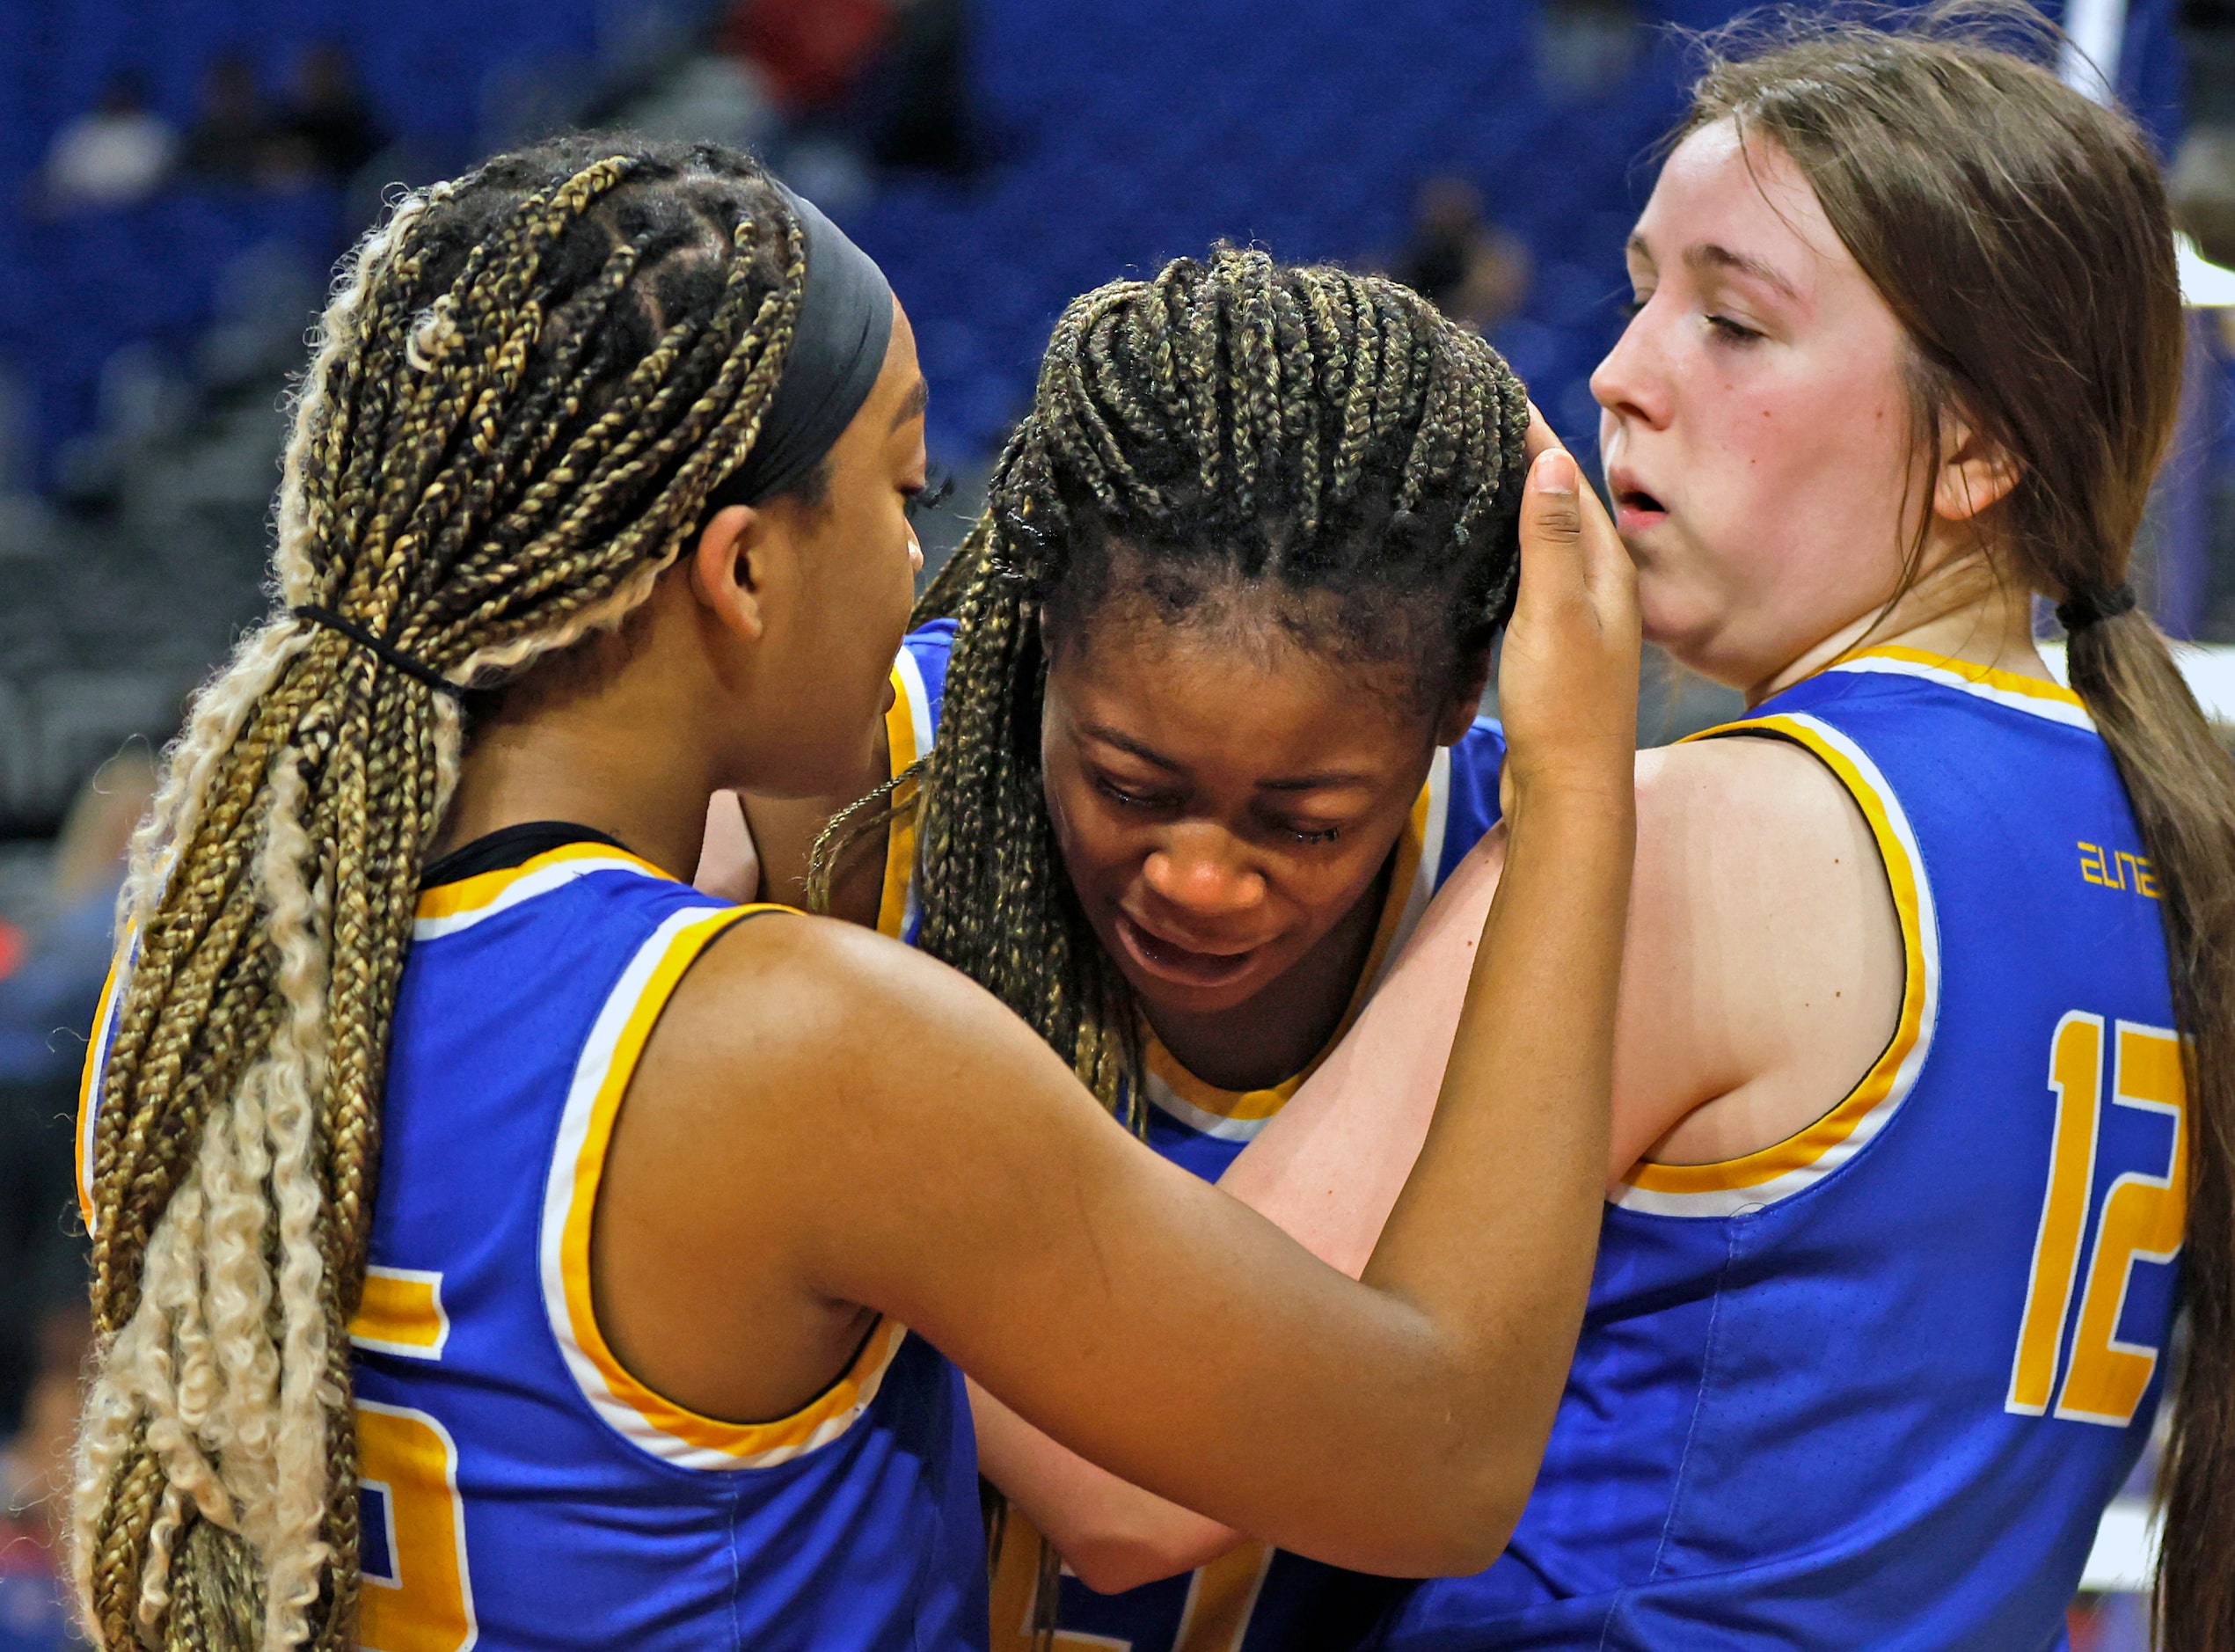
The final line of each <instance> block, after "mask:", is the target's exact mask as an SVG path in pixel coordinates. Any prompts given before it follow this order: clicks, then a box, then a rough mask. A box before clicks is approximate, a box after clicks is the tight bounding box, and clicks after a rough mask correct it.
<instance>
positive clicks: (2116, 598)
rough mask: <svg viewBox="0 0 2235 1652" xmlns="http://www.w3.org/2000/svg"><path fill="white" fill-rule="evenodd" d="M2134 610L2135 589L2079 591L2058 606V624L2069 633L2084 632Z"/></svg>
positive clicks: (2127, 587) (2125, 586)
mask: <svg viewBox="0 0 2235 1652" xmlns="http://www.w3.org/2000/svg"><path fill="white" fill-rule="evenodd" d="M2133 608H2134V587H2133V586H2131V585H2121V586H2118V587H2117V588H2114V589H2112V590H2107V591H2090V590H2077V591H2074V592H2073V593H2072V594H2071V596H2068V597H2066V598H2065V599H2064V600H2063V602H2061V603H2057V604H2056V623H2057V624H2058V625H2062V626H2063V627H2064V629H2065V630H2066V631H2068V632H2071V631H2084V630H2085V629H2086V628H2087V627H2088V626H2090V625H2093V624H2095V622H2096V621H2098V620H2099V619H2115V618H2118V617H2119V616H2120V615H2121V614H2124V613H2129V612H2131V611H2132V610H2133Z"/></svg>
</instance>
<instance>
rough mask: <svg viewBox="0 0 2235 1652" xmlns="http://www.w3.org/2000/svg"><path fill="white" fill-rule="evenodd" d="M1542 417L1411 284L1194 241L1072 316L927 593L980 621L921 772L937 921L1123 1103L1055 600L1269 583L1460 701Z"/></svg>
mask: <svg viewBox="0 0 2235 1652" xmlns="http://www.w3.org/2000/svg"><path fill="white" fill-rule="evenodd" d="M1527 424H1528V402H1527V397H1526V394H1525V392H1524V391H1523V388H1522V385H1521V384H1520V382H1519V381H1518V380H1517V379H1516V378H1515V376H1513V374H1512V372H1511V370H1510V369H1508V368H1507V366H1506V364H1505V362H1503V361H1502V360H1501V359H1500V358H1499V356H1498V355H1497V353H1496V352H1495V351H1494V350H1492V349H1491V348H1490V347H1489V346H1487V345H1486V344H1485V343H1483V342H1482V340H1480V339H1479V338H1475V337H1473V336H1472V335H1470V334H1468V333H1463V332H1461V331H1460V330H1459V329H1457V327H1454V326H1453V325H1451V324H1450V322H1448V321H1446V320H1445V319H1444V318H1443V317H1441V316H1440V315H1438V314H1437V313H1436V312H1435V311H1434V310H1433V309H1431V308H1430V307H1429V306H1428V304H1427V303H1425V302H1424V301H1422V300H1421V299H1420V298H1419V297H1417V296H1415V295H1413V293H1411V292H1409V291H1408V290H1406V289H1404V288H1402V287H1399V286H1398V285H1396V284H1395V283H1394V282H1391V281H1383V280H1380V279H1377V278H1376V277H1372V276H1362V275H1354V274H1347V273H1345V272H1343V271H1340V270H1336V269H1326V268H1297V267H1289V266H1283V265H1279V264H1276V263H1275V262H1274V261H1273V260H1272V259H1269V258H1267V257H1266V256H1265V255H1264V254H1263V253H1261V252H1246V251H1239V250H1234V249H1226V248H1222V249H1220V250H1219V251H1218V252H1216V253H1214V254H1213V256H1212V257H1211V259H1210V260H1209V262H1208V263H1207V264H1206V263H1200V262H1197V261H1195V260H1194V259H1179V260H1177V261H1175V262H1173V263H1172V264H1170V265H1167V266H1166V267H1165V269H1164V270H1163V272H1162V273H1161V274H1158V276H1157V278H1156V279H1155V280H1154V281H1119V282H1115V283H1113V284H1112V285H1110V286H1107V287H1103V288H1099V289H1097V290H1095V291H1093V292H1091V293H1089V294H1087V295H1086V296H1084V297H1082V298H1080V299H1078V300H1077V301H1076V302H1075V303H1072V304H1071V305H1070V307H1069V308H1068V309H1067V310H1066V311H1064V312H1063V318H1062V319H1061V320H1060V321H1059V322H1058V323H1057V324H1056V327H1055V334H1054V336H1053V338H1052V339H1051V340H1050V341H1049V343H1048V352H1047V355H1046V356H1045V357H1044V358H1043V360H1042V362H1041V372H1040V383H1039V387H1038V390H1037V391H1036V393H1035V395H1034V400H1033V405H1032V409H1031V411H1030V413H1028V414H1027V415H1026V418H1025V420H1024V421H1023V422H1022V423H1021V424H1020V425H1019V428H1018V429H1017V431H1016V433H1015V435H1013V436H1012V438H1011V440H1010V442H1009V443H1008V445H1007V447H1006V449H1005V450H1004V452H1003V454H1002V456H1001V459H1000V461H999V464H997V467H996V469H995V471H994V476H993V481H992V486H991V493H990V499H989V501H988V508H987V511H986V515H985V516H984V517H983V518H982V520H981V521H980V523H978V525H977V527H976V529H975V530H974V532H973V533H972V534H971V536H970V537H969V538H968V540H966V541H965V543H964V544H963V545H962V546H961V547H960V549H959V550H958V551H957V552H956V554H955V557H954V559H953V562H952V563H951V564H950V565H949V567H948V569H947V570H946V571H945V572H944V573H943V574H942V575H941V577H940V579H939V580H938V581H935V582H934V583H933V585H932V586H931V588H930V589H929V590H928V591H926V593H925V597H924V603H921V604H919V607H918V609H917V620H918V622H919V623H920V622H921V621H923V620H924V619H926V618H932V617H934V616H937V615H939V614H943V613H951V614H953V617H954V618H956V619H958V620H959V622H960V625H959V630H958V632H957V635H956V638H955V642H954V651H953V658H952V661H951V662H950V664H949V667H948V671H947V677H946V703H945V708H944V712H943V715H942V718H941V725H940V733H939V744H938V745H937V747H936V748H935V749H934V750H933V752H932V754H931V757H930V758H929V759H928V760H927V761H926V762H925V763H924V764H923V765H922V772H921V777H920V778H921V780H922V786H923V790H922V796H921V799H920V807H921V809H922V822H921V828H920V831H919V838H918V841H919V843H920V844H921V850H920V865H919V867H918V872H917V876H918V880H919V881H918V885H917V888H918V890H919V893H920V899H921V901H922V905H923V912H924V920H923V929H922V932H921V936H920V944H921V945H922V947H924V950H925V951H927V952H929V953H931V954H932V955H934V956H935V957H939V958H942V959H944V960H946V961H947V962H949V963H952V964H953V965H955V966H956V967H957V968H959V969H962V970H964V971H966V972H967V973H968V974H969V975H970V976H973V977H974V978H975V979H976V980H978V981H979V982H981V983H983V984H985V985H986V986H987V987H989V988H990V989H991V990H993V991H994V992H995V993H996V994H997V995H998V996H999V997H1000V998H1001V999H1002V1000H1003V1001H1004V1003H1006V1004H1007V1005H1009V1006H1010V1007H1011V1008H1012V1009H1013V1010H1015V1011H1016V1012H1018V1013H1019V1015H1021V1016H1023V1017H1024V1018H1025V1019H1026V1020H1027V1021H1029V1022H1030V1023H1031V1024H1032V1025H1033V1026H1034V1027H1035V1028H1036V1029H1038V1031H1039V1032H1040V1034H1041V1036H1042V1037H1044V1038H1045V1039H1047V1040H1048V1042H1049V1043H1050V1044H1051V1045H1053V1046H1054V1047H1055V1049H1057V1050H1058V1051H1060V1052H1062V1053H1063V1055H1064V1056H1066V1057H1067V1058H1068V1059H1069V1060H1070V1063H1071V1065H1072V1068H1073V1070H1074V1071H1077V1074H1078V1076H1079V1078H1081V1079H1082V1080H1083V1081H1084V1082H1085V1084H1087V1085H1089V1086H1090V1087H1091V1088H1092V1089H1093V1090H1094V1092H1095V1093H1097V1094H1098V1095H1099V1096H1100V1097H1101V1098H1102V1100H1104V1102H1105V1103H1106V1104H1107V1105H1108V1106H1110V1107H1112V1108H1113V1109H1114V1110H1115V1109H1117V1108H1118V1107H1120V1097H1121V1094H1123V1093H1125V1085H1124V1082H1123V1081H1124V1080H1125V1079H1126V1078H1128V1076H1132V1077H1135V1078H1137V1075H1138V1067H1139V1049H1138V1034H1137V1032H1136V1019H1135V1015H1134V1011H1133V1006H1132V1003H1131V998H1130V996H1129V994H1128V991H1127V990H1126V987H1125V985H1124V982H1123V979H1122V977H1121V976H1119V974H1118V973H1117V970H1116V969H1115V968H1114V966H1113V965H1112V964H1111V963H1110V962H1109V961H1108V960H1107V957H1106V956H1105V955H1104V954H1103V952H1102V949H1101V947H1100V945H1099V942H1098V941H1097V940H1096V939H1095V938H1094V935H1093V932H1092V929H1091V928H1090V927H1089V926H1088V924H1087V921H1086V918H1085V913H1084V912H1083V911H1082V910H1080V908H1079V906H1078V903H1077V898H1076V896H1075V895H1073V893H1072V890H1071V887H1070V879H1069V877H1068V876H1067V875H1066V874H1065V873H1064V870H1063V864H1062V860H1061V858H1060V855H1059V853H1058V851H1057V848H1056V844H1055V834H1054V830H1053V829H1052V827H1051V826H1050V824H1049V822H1048V810H1047V806H1046V803H1045V801H1044V800H1043V797H1042V793H1041V767H1040V739H1041V727H1040V725H1041V691H1042V688H1043V685H1044V683H1045V680H1046V672H1047V647H1046V645H1045V643H1044V641H1043V639H1042V636H1041V617H1042V614H1043V611H1045V613H1046V614H1047V615H1048V619H1049V621H1050V622H1051V623H1054V624H1057V625H1066V624H1075V623H1077V620H1078V619H1079V618H1082V617H1083V616H1084V615H1085V614H1086V613H1087V612H1088V611H1090V610H1091V609H1092V605H1093V603H1096V602H1097V601H1099V598H1100V596H1101V595H1102V594H1103V592H1104V591H1105V589H1106V588H1107V587H1108V586H1109V585H1110V583H1111V581H1113V579H1116V578H1125V577H1132V578H1136V579H1140V578H1143V577H1144V576H1145V579H1146V582H1147V583H1148V584H1149V585H1150V587H1151V588H1152V591H1151V594H1152V596H1153V597H1154V600H1155V601H1156V602H1157V603H1158V605H1159V606H1160V607H1161V608H1162V609H1163V610H1164V611H1165V613H1166V614H1167V615H1168V616H1171V617H1173V618H1177V617H1179V616H1180V614H1181V613H1183V612H1184V611H1185V610H1186V609H1187V607H1189V606H1190V605H1191V604H1192V603H1194V602H1196V601H1199V600H1201V599H1202V598H1203V597H1205V596H1209V594H1211V593H1213V592H1214V591H1216V590H1217V589H1219V588H1223V587H1231V586H1232V585H1235V584H1237V583H1239V584H1242V585H1247V586H1258V587H1263V588H1267V589H1269V590H1271V591H1272V592H1274V593H1275V594H1276V595H1277V596H1279V597H1280V598H1281V599H1282V600H1283V601H1284V602H1285V603H1287V604H1288V607H1287V609H1286V610H1284V611H1285V612H1286V613H1287V615H1288V617H1289V618H1291V619H1295V620H1296V621H1298V622H1299V623H1303V624H1305V625H1306V626H1307V628H1308V629H1311V630H1313V631H1315V632H1318V633H1319V640H1322V641H1325V642H1326V643H1327V644H1329V645H1331V646H1334V647H1340V648H1341V649H1344V650H1346V651H1348V652H1349V653H1351V654H1357V655H1362V656H1366V657H1372V658H1376V659H1379V660H1391V659H1404V658H1409V659H1411V660H1413V661H1414V662H1416V663H1417V669H1418V671H1419V673H1420V676H1421V679H1422V680H1421V683H1420V687H1421V691H1422V692H1423V694H1424V695H1425V696H1426V697H1428V698H1435V699H1440V698H1442V697H1443V695H1445V694H1447V693H1448V692H1449V691H1450V688H1451V686H1452V684H1453V683H1455V682H1456V681H1457V676H1458V673H1459V671H1460V670H1461V669H1463V667H1464V664H1465V663H1467V662H1471V661H1472V660H1473V659H1476V658H1479V656H1480V654H1481V653H1482V652H1483V651H1484V650H1485V649H1486V648H1487V647H1488V646H1489V643H1490V641H1491V639H1492V638H1493V636H1494V633H1495V632H1496V629H1497V627H1498V626H1499V625H1501V624H1502V623H1503V620H1504V618H1505V616H1506V614H1507V612H1508V610H1509V607H1510V604H1511V603H1512V599H1513V591H1514V581H1515V578H1516V570H1517V567H1518V563H1517V549H1516V543H1515V538H1514V524H1515V521H1516V513H1517V510H1518V507H1519V500H1520V492H1521V481H1522V468H1523V467H1522V444H1523V437H1524V435H1525V433H1526V429H1527ZM1120 550H1121V552H1122V555H1118V554H1116V553H1117V552H1119V551H1120ZM1329 614H1333V616H1334V618H1333V619H1332V620H1330V619H1329V618H1328V615H1329ZM1312 616H1317V618H1312ZM1331 626H1332V630H1331V629H1330V627H1331ZM1423 627H1425V628H1426V632H1427V634H1426V635H1425V636H1423V635H1422V628H1423ZM869 823H870V822H867V821H866V820H864V819H863V818H862V817H859V816H857V817H856V818H855V820H854V821H852V822H847V825H846V830H852V831H859V830H866V828H867V825H868V824H869ZM835 841H836V839H835V838H826V845H829V844H833V843H834V842H835ZM831 858H832V855H831V853H829V852H826V853H825V854H823V855H822V856H821V857H819V859H822V860H823V861H824V862H825V863H826V864H827V863H828V862H829V859H831ZM1136 1093H1137V1092H1136ZM1131 1111H1132V1115H1133V1117H1134V1120H1135V1122H1136V1126H1137V1124H1138V1123H1139V1119H1140V1115H1139V1110H1138V1108H1137V1107H1135V1108H1133V1109H1132V1110H1131Z"/></svg>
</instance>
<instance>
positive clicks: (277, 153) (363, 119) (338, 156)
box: [269, 40, 387, 183]
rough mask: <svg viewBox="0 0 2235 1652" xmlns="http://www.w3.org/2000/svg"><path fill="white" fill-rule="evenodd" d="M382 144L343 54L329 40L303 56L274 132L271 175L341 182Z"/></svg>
mask: <svg viewBox="0 0 2235 1652" xmlns="http://www.w3.org/2000/svg"><path fill="white" fill-rule="evenodd" d="M386 143H387V139H386V137H385V136H384V135H383V133H382V132H381V129H380V127H379V125H378V124H377V123H376V121H374V119H373V115H372V111H371V109H370V108H369V107H368V106H366V103H365V98H364V93H363V91H362V90H361V89H360V88H359V86H358V84H357V69H356V65H355V64H354V63H353V62H351V61H350V59H349V54H348V52H347V49H346V48H343V47H341V46H340V45H338V44H336V43H334V42H332V41H330V40H329V41H326V42H325V43H324V44H321V45H318V46H314V47H312V48H310V50H309V51H307V52H305V53H303V57H302V59H301V62H300V63H299V64H298V66H297V69H296V85H295V95H294V98H293V99H292V101H291V102H290V103H289V106H288V108H287V110H286V112H285V113H283V114H282V115H281V118H280V120H279V121H278V122H277V123H276V125H275V128H274V132H273V138H272V146H271V157H270V161H269V165H270V166H271V168H272V170H273V171H274V172H276V173H278V174H280V175H281V176H290V177H304V178H314V179H327V180H329V181H331V182H334V183H344V182H347V180H348V179H352V178H354V177H355V176H356V175H357V172H358V171H359V170H360V169H361V168H362V167H363V166H364V164H366V163H367V162H368V161H369V160H371V159H372V157H374V156H376V155H377V154H379V153H380V151H381V150H382V149H383V147H385V145H386Z"/></svg>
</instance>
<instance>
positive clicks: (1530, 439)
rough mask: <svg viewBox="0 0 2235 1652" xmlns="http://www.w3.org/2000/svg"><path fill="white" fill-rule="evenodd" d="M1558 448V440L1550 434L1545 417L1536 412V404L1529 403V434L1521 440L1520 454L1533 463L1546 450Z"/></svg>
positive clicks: (1550, 428)
mask: <svg viewBox="0 0 2235 1652" xmlns="http://www.w3.org/2000/svg"><path fill="white" fill-rule="evenodd" d="M1558 446H1559V437H1558V436H1556V435H1553V434H1552V427H1551V426H1550V425H1548V424H1546V423H1545V415H1544V414H1543V413H1539V412H1538V411H1537V404H1536V403H1535V402H1533V401H1532V402H1530V404H1529V434H1528V435H1526V436H1524V437H1523V439H1522V443H1521V450H1522V452H1523V453H1524V454H1525V455H1527V456H1528V457H1529V458H1530V461H1531V462H1534V461H1535V459H1536V458H1537V456H1538V455H1540V454H1541V453H1543V452H1544V450H1545V449H1546V448H1556V447H1558Z"/></svg>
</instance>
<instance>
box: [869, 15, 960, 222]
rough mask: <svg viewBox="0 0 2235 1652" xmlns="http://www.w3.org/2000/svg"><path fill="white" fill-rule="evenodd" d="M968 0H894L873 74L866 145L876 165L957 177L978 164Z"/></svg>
mask: <svg viewBox="0 0 2235 1652" xmlns="http://www.w3.org/2000/svg"><path fill="white" fill-rule="evenodd" d="M969 21H970V13H969V5H968V0H896V15H895V25H894V28H893V33H892V42H891V45H890V46H889V47H888V48H887V51H886V53H885V55H884V59H883V61H882V62H880V64H879V65H878V67H877V69H876V71H875V74H874V77H873V78H874V79H875V81H876V82H877V83H878V88H879V91H880V97H879V98H878V99H877V101H878V103H879V105H880V113H879V114H878V115H877V116H876V118H875V122H874V128H873V130H874V136H873V140H872V143H871V152H872V153H873V155H874V156H875V157H876V160H877V164H879V165H880V166H894V167H920V168H922V169H923V170H924V171H926V172H945V173H946V174H947V175H948V176H949V177H953V178H959V177H963V176H966V175H967V174H968V173H970V172H975V171H976V170H977V167H978V164H979V162H980V160H981V158H982V157H981V156H980V153H979V147H978V141H977V130H976V126H975V122H974V121H973V120H972V116H971V107H970V84H969V75H968V46H969Z"/></svg>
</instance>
